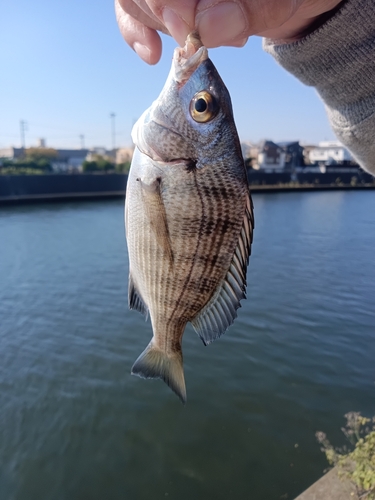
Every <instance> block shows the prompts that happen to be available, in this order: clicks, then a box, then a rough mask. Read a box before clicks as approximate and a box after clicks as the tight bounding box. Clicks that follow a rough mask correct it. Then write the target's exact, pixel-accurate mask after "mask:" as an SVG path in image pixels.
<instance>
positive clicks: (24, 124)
mask: <svg viewBox="0 0 375 500" xmlns="http://www.w3.org/2000/svg"><path fill="white" fill-rule="evenodd" d="M26 130H27V122H26V121H25V120H20V131H21V148H22V149H25V148H26V141H25V131H26Z"/></svg>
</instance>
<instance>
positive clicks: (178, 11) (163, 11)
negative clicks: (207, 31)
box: [137, 0, 198, 45]
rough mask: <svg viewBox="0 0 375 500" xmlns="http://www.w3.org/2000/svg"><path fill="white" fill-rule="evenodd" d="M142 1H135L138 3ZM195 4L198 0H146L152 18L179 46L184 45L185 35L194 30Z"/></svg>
mask: <svg viewBox="0 0 375 500" xmlns="http://www.w3.org/2000/svg"><path fill="white" fill-rule="evenodd" d="M143 1H144V0H137V2H138V3H139V2H143ZM197 4H198V0H183V1H181V0H168V2H166V1H165V0H148V6H149V7H150V9H151V10H152V12H153V14H154V16H155V17H156V18H157V19H159V20H160V21H161V22H162V23H163V24H164V25H165V27H166V28H167V30H168V31H169V33H170V34H171V35H172V37H173V38H174V39H175V40H176V41H177V43H179V44H180V45H184V43H185V40H186V37H187V35H188V34H189V33H191V32H192V31H194V29H195V11H196V7H197Z"/></svg>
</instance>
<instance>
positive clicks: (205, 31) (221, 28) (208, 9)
mask: <svg viewBox="0 0 375 500" xmlns="http://www.w3.org/2000/svg"><path fill="white" fill-rule="evenodd" d="M195 22H196V28H197V30H198V32H199V34H200V37H201V39H202V43H203V44H204V45H205V46H206V47H219V46H221V45H235V46H238V45H240V46H242V45H244V43H246V40H247V36H248V20H247V16H246V12H245V10H244V8H243V5H242V4H241V2H236V1H234V2H226V1H224V2H215V3H213V2H212V0H201V1H200V2H199V4H198V8H197V13H196V20H195Z"/></svg>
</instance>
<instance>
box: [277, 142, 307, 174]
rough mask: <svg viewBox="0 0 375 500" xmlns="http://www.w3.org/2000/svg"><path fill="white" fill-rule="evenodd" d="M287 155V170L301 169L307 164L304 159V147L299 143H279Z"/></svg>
mask: <svg viewBox="0 0 375 500" xmlns="http://www.w3.org/2000/svg"><path fill="white" fill-rule="evenodd" d="M278 146H280V147H281V148H282V149H283V151H284V153H285V169H286V170H294V169H295V168H296V167H301V166H302V165H304V164H305V162H304V158H303V146H301V145H300V143H299V141H292V142H278Z"/></svg>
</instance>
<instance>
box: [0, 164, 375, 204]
mask: <svg viewBox="0 0 375 500" xmlns="http://www.w3.org/2000/svg"><path fill="white" fill-rule="evenodd" d="M285 175H286V174H264V173H260V174H258V173H256V172H249V175H248V177H249V184H250V187H251V191H252V193H281V192H297V191H302V192H303V191H336V190H359V189H361V190H368V189H375V182H364V179H360V178H358V179H357V178H354V179H353V177H351V178H350V182H349V179H341V178H336V179H335V182H330V183H329V182H327V181H329V180H331V181H332V179H330V178H329V177H325V176H324V174H321V175H320V177H316V178H314V180H313V182H311V181H312V179H310V177H311V176H310V175H309V174H304V175H299V176H298V182H297V181H294V182H290V181H289V179H288V177H285ZM288 175H289V174H288ZM267 181H268V182H267ZM271 181H272V183H270V182H271ZM285 181H288V182H285ZM343 181H346V182H343ZM366 181H368V179H366ZM126 183H127V175H126V174H115V173H113V174H59V175H57V174H55V175H53V174H51V175H18V176H16V175H14V176H7V175H3V176H1V175H0V204H19V203H32V202H43V201H48V202H50V201H68V200H88V199H90V200H100V199H109V198H122V197H124V196H125V192H126Z"/></svg>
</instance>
